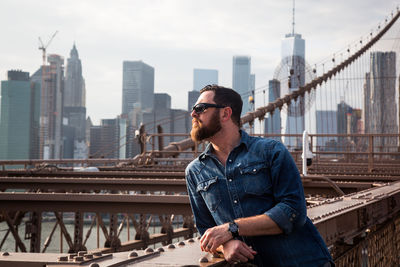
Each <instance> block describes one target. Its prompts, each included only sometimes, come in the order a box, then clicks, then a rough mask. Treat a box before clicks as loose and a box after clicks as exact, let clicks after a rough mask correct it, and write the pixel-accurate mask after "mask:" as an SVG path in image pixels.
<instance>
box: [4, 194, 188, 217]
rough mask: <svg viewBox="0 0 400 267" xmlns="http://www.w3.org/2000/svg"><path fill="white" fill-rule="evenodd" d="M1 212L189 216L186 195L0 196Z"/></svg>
mask: <svg viewBox="0 0 400 267" xmlns="http://www.w3.org/2000/svg"><path fill="white" fill-rule="evenodd" d="M0 207H2V208H1V209H2V210H3V211H19V210H22V211H24V210H26V211H62V212H64V211H75V212H76V211H82V212H104V213H107V212H110V211H112V212H115V213H144V214H181V215H190V214H192V210H191V208H190V204H189V198H188V196H187V195H173V196H171V195H123V194H90V193H28V192H26V193H20V192H15V193H14V192H13V193H8V192H0Z"/></svg>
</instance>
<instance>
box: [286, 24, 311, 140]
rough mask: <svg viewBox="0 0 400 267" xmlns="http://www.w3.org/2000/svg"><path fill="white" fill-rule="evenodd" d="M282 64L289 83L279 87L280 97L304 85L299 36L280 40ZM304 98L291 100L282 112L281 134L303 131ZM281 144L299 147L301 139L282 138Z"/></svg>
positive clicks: (302, 58)
mask: <svg viewBox="0 0 400 267" xmlns="http://www.w3.org/2000/svg"><path fill="white" fill-rule="evenodd" d="M281 56H282V62H286V63H285V65H286V66H284V68H285V69H286V72H287V73H285V74H284V76H285V77H289V81H288V82H287V85H285V87H282V86H281V96H280V97H283V96H284V95H286V94H289V93H291V92H293V91H296V90H298V89H299V87H300V86H303V85H304V84H305V41H304V39H302V38H301V34H297V33H294V28H293V31H292V33H289V34H286V35H285V38H284V39H283V40H282V47H281ZM304 113H305V105H304V97H299V98H298V100H297V101H294V100H292V102H291V104H290V106H288V107H287V112H282V114H281V118H282V133H283V134H302V133H303V131H304V125H305V123H304ZM283 142H284V143H285V145H286V146H288V147H301V146H302V140H301V138H295V137H283Z"/></svg>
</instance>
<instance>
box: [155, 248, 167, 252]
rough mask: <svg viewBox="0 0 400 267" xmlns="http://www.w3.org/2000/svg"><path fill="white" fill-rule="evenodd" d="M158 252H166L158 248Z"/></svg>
mask: <svg viewBox="0 0 400 267" xmlns="http://www.w3.org/2000/svg"><path fill="white" fill-rule="evenodd" d="M157 251H158V252H164V251H165V250H164V248H158V249H157Z"/></svg>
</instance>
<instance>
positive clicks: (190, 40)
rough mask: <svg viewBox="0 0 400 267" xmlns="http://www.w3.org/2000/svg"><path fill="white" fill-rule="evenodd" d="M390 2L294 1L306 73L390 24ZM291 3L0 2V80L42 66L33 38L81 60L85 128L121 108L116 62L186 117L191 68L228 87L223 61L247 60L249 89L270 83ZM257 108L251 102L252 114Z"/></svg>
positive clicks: (229, 65) (232, 0)
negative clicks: (148, 81)
mask: <svg viewBox="0 0 400 267" xmlns="http://www.w3.org/2000/svg"><path fill="white" fill-rule="evenodd" d="M399 3H400V2H399V1H394V0H384V1H382V0H350V1H349V0H320V1H316V0H303V1H296V3H295V6H296V14H295V32H296V33H299V34H301V35H302V37H303V38H304V39H305V41H306V60H307V62H308V63H309V64H310V65H313V64H315V63H317V62H321V61H323V60H324V59H326V58H329V57H331V55H332V54H334V53H335V52H336V51H339V50H341V49H344V48H346V47H347V46H348V45H349V44H350V43H353V42H355V41H357V40H359V38H360V37H361V36H365V35H367V34H368V33H369V32H370V31H372V30H374V29H376V28H377V27H378V25H379V24H381V25H382V24H383V22H384V21H385V18H388V19H390V16H391V12H395V11H396V8H397V7H398V6H399ZM292 8H293V1H292V0H281V1H276V0H264V1H261V0H201V1H200V0H145V1H144V0H113V1H105V0H92V1H89V0H69V1H62V0H59V1H54V0H41V1H31V0H1V2H0V14H1V15H0V25H2V28H1V41H0V80H6V79H7V71H8V70H11V69H18V70H23V71H27V72H29V73H30V74H33V73H34V72H35V71H36V70H37V69H38V68H39V67H40V65H41V63H42V51H41V50H39V49H38V48H39V41H38V37H41V39H42V40H43V42H44V43H47V42H48V40H49V39H50V38H51V36H52V35H53V34H54V33H55V32H56V31H58V32H57V34H56V36H55V37H54V39H53V40H52V42H51V43H50V45H49V46H48V48H47V53H48V54H59V55H61V56H63V57H64V59H65V64H66V62H67V58H69V54H70V50H71V49H72V46H73V44H74V43H75V44H76V47H77V49H78V53H79V57H80V59H81V61H82V68H83V76H84V79H85V83H86V108H87V115H88V116H90V117H91V119H92V121H93V123H95V124H99V122H100V120H101V119H110V118H115V117H116V116H118V115H119V114H120V113H121V108H122V62H123V61H124V60H142V61H143V62H145V63H146V64H148V65H150V66H152V67H154V69H155V89H154V91H155V92H156V93H168V94H169V95H170V96H171V98H172V107H173V108H177V109H187V92H188V91H191V90H192V89H193V69H194V68H205V69H216V70H218V72H219V77H218V78H219V84H220V85H223V86H227V87H231V86H232V57H233V56H235V55H248V56H250V57H251V64H252V65H251V68H252V73H254V74H255V76H256V88H261V87H264V86H266V85H267V84H268V80H270V79H272V77H273V74H274V70H275V68H276V67H277V66H278V65H279V62H280V59H281V56H280V53H281V51H280V47H281V41H282V38H283V37H284V36H285V34H287V33H290V32H291V31H292ZM262 104H263V101H262V95H259V97H258V96H257V95H256V107H257V106H260V105H262Z"/></svg>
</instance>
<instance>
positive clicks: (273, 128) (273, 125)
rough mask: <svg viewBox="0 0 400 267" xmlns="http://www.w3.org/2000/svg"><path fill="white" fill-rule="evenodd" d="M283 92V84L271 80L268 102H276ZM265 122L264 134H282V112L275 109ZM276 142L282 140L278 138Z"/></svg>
mask: <svg viewBox="0 0 400 267" xmlns="http://www.w3.org/2000/svg"><path fill="white" fill-rule="evenodd" d="M280 91H281V83H280V81H278V80H275V79H274V80H270V81H269V83H268V102H269V103H271V102H274V101H275V100H276V99H277V98H279V97H280ZM264 121H265V125H264V127H265V130H264V132H265V133H267V134H277V135H280V134H281V111H280V110H279V109H275V111H274V113H273V114H272V115H271V114H270V113H268V117H267V118H266V119H265V120H264ZM273 138H274V139H276V140H281V138H280V136H277V137H276V138H275V137H273Z"/></svg>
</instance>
